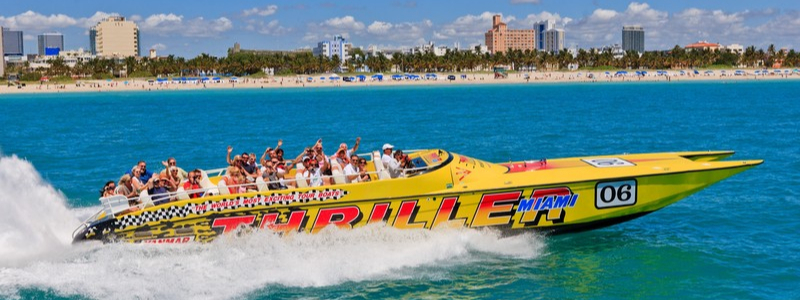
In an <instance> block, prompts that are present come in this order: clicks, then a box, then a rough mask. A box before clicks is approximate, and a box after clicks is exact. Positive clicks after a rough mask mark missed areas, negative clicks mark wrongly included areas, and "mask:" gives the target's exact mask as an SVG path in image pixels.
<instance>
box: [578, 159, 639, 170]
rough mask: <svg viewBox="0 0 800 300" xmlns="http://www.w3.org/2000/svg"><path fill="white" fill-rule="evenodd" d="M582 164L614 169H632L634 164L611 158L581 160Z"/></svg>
mask: <svg viewBox="0 0 800 300" xmlns="http://www.w3.org/2000/svg"><path fill="white" fill-rule="evenodd" d="M582 160H583V162H585V163H587V164H590V165H592V166H594V167H596V168H615V167H633V166H635V164H633V163H632V162H629V161H627V160H624V159H621V158H617V157H611V158H590V159H582Z"/></svg>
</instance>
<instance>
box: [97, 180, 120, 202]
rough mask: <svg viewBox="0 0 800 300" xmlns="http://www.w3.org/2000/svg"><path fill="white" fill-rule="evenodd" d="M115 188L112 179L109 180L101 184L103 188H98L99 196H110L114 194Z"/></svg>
mask: <svg viewBox="0 0 800 300" xmlns="http://www.w3.org/2000/svg"><path fill="white" fill-rule="evenodd" d="M116 188H117V186H116V184H114V181H113V180H109V181H107V182H106V184H105V185H103V189H102V190H100V198H105V197H111V196H114V195H116V194H117V193H116V191H115V189H116Z"/></svg>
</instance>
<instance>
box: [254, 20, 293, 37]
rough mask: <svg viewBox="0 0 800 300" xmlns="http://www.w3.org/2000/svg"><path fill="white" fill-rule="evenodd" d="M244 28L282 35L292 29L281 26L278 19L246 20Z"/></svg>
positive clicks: (265, 33)
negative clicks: (267, 20) (266, 20)
mask: <svg viewBox="0 0 800 300" xmlns="http://www.w3.org/2000/svg"><path fill="white" fill-rule="evenodd" d="M244 28H245V29H246V30H249V31H255V32H258V33H260V34H263V35H284V34H287V33H289V32H292V31H293V30H292V28H286V27H283V26H281V25H280V22H279V21H278V20H272V21H269V22H265V21H263V20H247V25H246V26H245V27H244Z"/></svg>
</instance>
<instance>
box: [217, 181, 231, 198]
mask: <svg viewBox="0 0 800 300" xmlns="http://www.w3.org/2000/svg"><path fill="white" fill-rule="evenodd" d="M217 189H219V194H220V195H230V194H231V192H230V190H228V184H227V183H225V180H221V179H220V181H219V183H217Z"/></svg>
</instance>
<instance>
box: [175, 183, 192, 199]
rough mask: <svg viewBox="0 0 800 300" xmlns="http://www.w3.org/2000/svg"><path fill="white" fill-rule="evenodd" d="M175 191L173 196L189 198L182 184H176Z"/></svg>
mask: <svg viewBox="0 0 800 300" xmlns="http://www.w3.org/2000/svg"><path fill="white" fill-rule="evenodd" d="M175 193H176V194H175V196H176V197H178V200H189V193H187V192H186V190H185V189H184V188H183V184H181V185H180V186H178V191H177V192H175Z"/></svg>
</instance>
